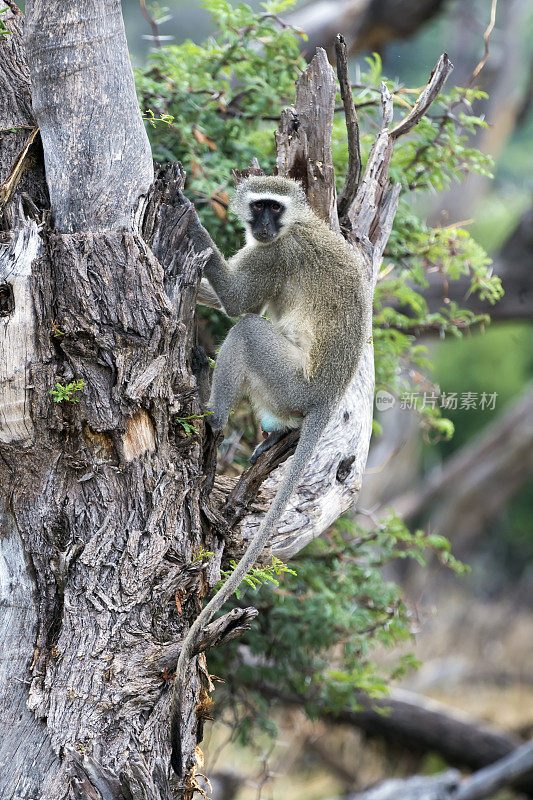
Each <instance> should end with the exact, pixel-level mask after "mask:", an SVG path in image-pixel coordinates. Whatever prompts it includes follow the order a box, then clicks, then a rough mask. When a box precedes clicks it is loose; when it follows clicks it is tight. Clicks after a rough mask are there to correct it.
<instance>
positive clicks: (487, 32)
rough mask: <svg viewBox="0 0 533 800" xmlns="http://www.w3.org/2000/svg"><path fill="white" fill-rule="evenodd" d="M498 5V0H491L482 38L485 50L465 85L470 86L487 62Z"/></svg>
mask: <svg viewBox="0 0 533 800" xmlns="http://www.w3.org/2000/svg"><path fill="white" fill-rule="evenodd" d="M497 6H498V0H492V5H491V8H490V21H489V24H488V25H487V27H486V29H485V33H484V34H483V40H484V42H485V52H484V54H483V58H482V59H481V60H480V61H479V63H478V64H477V66H476V68H475V69H474V71H473V73H472V75H471V76H470V78H469V80H468V83H467V84H466V85H467V86H472V84H473V83H474V81H475V80H476V78H477V76H478V75H479V73H480V72H481V70H482V69H483V67H484V66H485V64H486V63H487V59H488V57H489V42H490V35H491V33H492V31H493V30H494V25H495V23H496V8H497Z"/></svg>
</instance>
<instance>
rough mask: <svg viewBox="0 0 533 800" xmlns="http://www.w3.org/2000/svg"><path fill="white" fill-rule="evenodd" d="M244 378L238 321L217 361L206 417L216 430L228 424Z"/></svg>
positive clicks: (241, 340) (224, 343)
mask: <svg viewBox="0 0 533 800" xmlns="http://www.w3.org/2000/svg"><path fill="white" fill-rule="evenodd" d="M244 379H245V352H244V341H243V338H242V336H241V335H240V332H239V323H237V324H236V325H234V326H233V328H232V329H231V330H230V332H229V333H228V335H227V336H226V338H225V340H224V342H223V344H222V347H221V348H220V350H219V351H218V355H217V359H216V363H215V371H214V373H213V385H212V387H211V395H210V397H209V402H208V403H207V411H208V416H207V417H206V419H207V421H208V422H209V424H210V425H211V427H212V428H213V429H214V430H221V429H222V428H223V427H224V426H225V425H226V423H227V421H228V417H229V412H230V410H231V407H232V405H233V403H234V402H235V400H236V398H237V396H238V395H239V394H240V393H241V391H242V388H243V384H244Z"/></svg>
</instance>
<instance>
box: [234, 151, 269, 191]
mask: <svg viewBox="0 0 533 800" xmlns="http://www.w3.org/2000/svg"><path fill="white" fill-rule="evenodd" d="M231 174H232V177H233V181H234V183H235V186H238V185H239V183H242V182H243V181H244V180H246V178H249V177H250V175H264V174H265V173H264V172H263V170H262V169H261V167H260V166H259V161H258V160H257V158H256V157H255V156H254V157H253V158H252V163H251V164H250V166H249V167H248V169H243V170H240V169H232V170H231Z"/></svg>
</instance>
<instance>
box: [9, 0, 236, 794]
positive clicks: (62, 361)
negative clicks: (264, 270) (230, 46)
mask: <svg viewBox="0 0 533 800" xmlns="http://www.w3.org/2000/svg"><path fill="white" fill-rule="evenodd" d="M28 13H29V17H30V26H29V30H28V31H27V37H26V45H27V51H28V53H29V55H30V61H31V64H32V81H33V87H32V88H33V95H34V97H35V98H37V100H36V109H37V114H38V115H39V122H40V123H41V129H42V133H43V140H44V142H45V148H44V155H45V159H46V166H47V176H48V180H49V181H50V186H51V189H52V191H51V201H52V209H53V212H54V220H55V222H56V226H55V227H50V226H49V225H48V224H46V217H45V225H44V226H43V227H42V228H41V230H40V231H39V233H38V232H37V225H36V223H35V221H34V220H33V219H29V218H27V217H25V216H24V215H23V214H22V212H21V206H20V203H19V200H20V199H24V195H23V192H22V190H23V185H22V183H21V182H19V183H18V184H17V185H16V186H14V187H13V192H11V193H10V194H9V196H7V195H4V197H5V199H6V203H7V204H6V209H5V215H4V221H5V225H6V224H7V225H10V226H11V230H9V232H8V233H6V235H5V237H4V242H3V244H2V245H0V287H2V291H1V294H0V307H1V309H2V311H1V313H2V317H0V351H1V357H0V364H1V368H0V421H1V437H0V487H1V492H2V539H1V542H0V544H1V552H2V560H1V561H0V564H1V569H0V579H1V587H2V617H1V623H0V625H1V630H2V634H3V639H2V644H3V647H9V650H8V651H6V650H5V649H4V651H3V652H4V653H6V652H8V653H9V662H8V661H7V659H6V658H5V657H4V659H2V668H1V670H0V682H1V685H2V705H1V714H2V716H1V718H0V724H1V726H2V734H3V735H2V741H1V744H0V762H1V764H2V769H0V794H1V796H2V798H5V799H6V800H11V799H12V798H14V797H17V798H36V797H39V798H40V800H47V799H48V798H49V799H50V800H52V798H53V800H61V799H62V798H66V797H69V798H101V797H105V798H126V797H127V798H129V799H130V798H132V797H133V798H145V797H150V798H156V799H157V798H170V797H171V796H180V795H182V794H183V792H182V791H180V790H177V793H176V792H174V793H173V792H172V790H171V787H170V784H169V771H168V755H169V752H168V741H167V740H168V696H169V679H168V670H171V669H172V660H173V659H172V655H171V654H168V653H167V651H166V647H167V646H168V645H169V644H170V645H171V646H172V645H175V643H176V642H177V641H179V638H180V635H179V634H180V630H181V629H182V628H183V627H184V625H185V623H186V621H187V620H188V621H190V619H192V618H194V616H195V615H196V614H197V612H198V607H199V598H200V596H201V595H202V593H204V592H205V591H206V589H207V587H208V586H210V585H212V584H213V583H214V582H215V581H216V580H217V578H218V564H219V555H220V549H221V548H220V545H219V544H218V541H217V540H216V537H215V539H213V536H212V535H211V536H209V537H207V536H205V535H204V533H205V531H206V530H207V527H208V526H207V519H205V518H204V521H202V507H203V506H204V505H205V508H206V514H207V515H210V512H209V509H208V504H207V502H206V501H205V494H206V493H207V491H208V489H209V486H208V485H207V484H206V482H205V477H204V476H205V475H206V474H208V473H209V469H207V468H206V469H204V457H205V459H206V460H207V462H209V463H211V462H212V461H213V459H212V453H213V446H211V445H210V442H209V440H208V441H207V445H206V449H205V451H204V450H203V449H202V446H201V440H200V438H199V437H187V436H186V435H185V433H184V431H183V428H182V427H181V426H180V424H179V421H178V417H179V414H180V413H184V414H186V415H187V414H190V413H194V412H198V411H199V410H200V409H199V405H198V400H197V395H196V381H195V379H194V377H193V375H192V372H191V361H192V351H193V345H194V335H193V315H194V304H195V289H196V284H197V282H198V281H199V278H200V274H201V270H202V265H203V262H204V256H202V254H199V255H197V254H194V253H192V252H191V251H190V250H189V249H188V246H187V241H186V237H185V235H184V234H185V230H186V226H187V214H188V213H189V211H190V205H187V204H186V203H184V201H183V197H182V196H181V194H180V192H179V188H180V186H181V181H182V176H180V175H179V174H178V173H175V174H172V175H166V181H162V182H161V181H160V182H159V183H156V186H155V187H154V189H153V191H152V193H151V195H150V197H149V198H145V197H144V198H143V195H145V193H146V191H147V189H148V186H149V184H150V182H151V176H152V163H151V159H150V160H148V158H147V155H149V150H147V140H146V134H145V132H144V128H143V123H142V121H141V119H140V113H139V110H138V107H137V105H136V100H135V93H134V86H133V80H132V75H131V67H130V65H129V59H128V55H127V50H126V47H125V40H124V37H123V34H122V29H121V22H120V4H119V3H118V2H106V3H101V4H100V5H99V6H98V5H97V4H94V3H74V2H72V3H67V4H65V3H63V4H61V6H60V5H59V4H55V3H53V4H47V6H46V14H44V9H43V7H42V4H39V3H35V4H31V5H30V4H28ZM58 15H59V16H58ZM6 16H7V15H4V18H5V17H6ZM108 23H109V28H107V27H106V26H107V24H108ZM8 24H9V25H12V26H13V35H12V37H3V39H2V42H1V43H0V44H1V47H0V54H1V57H2V59H6V60H7V61H9V58H10V57H11V58H12V59H13V60H12V63H11V72H9V73H8V82H9V80H10V78H9V75H14V76H15V77H16V78H17V79H20V82H21V87H19V88H18V89H17V91H16V92H13V101H14V106H13V109H12V111H11V112H10V113H11V117H9V113H7V110H6V114H5V117H6V118H7V119H8V124H10V125H16V124H20V123H21V122H23V123H24V124H26V123H28V124H29V125H30V126H31V128H32V129H33V128H34V127H35V121H34V119H33V117H31V112H30V109H29V106H28V103H27V99H28V97H29V88H30V87H29V83H28V77H27V75H28V73H27V70H26V68H25V66H24V61H23V54H22V50H21V48H20V36H19V28H18V25H17V24H16V22H15V23H14V22H13V20H11V19H9V20H8ZM106 31H108V33H110V34H111V38H110V36H109V35H106ZM63 37H64V38H63ZM4 39H6V40H7V41H8V42H9V49H8V50H6V49H4ZM65 41H67V42H68V47H67V48H64V47H63V44H64V42H65ZM73 41H75V42H76V45H77V46H76V47H72V42H73ZM60 53H61V57H60V55H59V54H60ZM65 59H66V62H65ZM113 59H114V60H113ZM89 61H91V63H90V64H89ZM112 63H113V64H114V65H115V68H116V69H115V71H113V69H111V66H112ZM84 72H87V73H88V74H90V75H91V77H92V78H93V79H94V84H93V90H92V91H93V95H92V97H91V98H90V97H89V96H88V91H87V86H90V83H88V84H87V83H85V81H84V79H83V78H84ZM13 80H15V78H13ZM113 82H115V84H114V86H113ZM60 86H67V88H68V98H67V96H66V93H65V94H63V93H62V92H60V90H59V87H60ZM95 87H97V88H98V92H94V88H95ZM114 92H118V94H117V98H115V99H116V102H112V101H113V100H114V94H113V93H114ZM21 98H25V99H26V103H25V104H22V105H21V103H20V99H21ZM46 98H47V102H43V100H44V99H46ZM9 100H10V96H7V102H9ZM63 102H64V103H65V104H66V105H67V106H68V109H67V111H66V112H65V111H64V108H63V110H62V103H63ZM89 102H91V103H92V107H91V112H90V113H88V109H87V106H88V104H89ZM74 108H77V109H84V112H83V115H82V116H83V121H81V122H79V121H78V122H76V119H75V118H74V117H72V112H73V109H74ZM117 115H118V116H117ZM91 118H92V127H91V126H87V125H86V123H85V120H86V119H87V120H88V119H91ZM25 130H26V129H25ZM24 135H25V136H27V132H26V134H24ZM96 140H97V141H96ZM17 146H18V145H17ZM0 147H1V155H2V159H1V163H2V165H4V164H5V163H6V160H5V159H4V153H7V154H8V156H9V160H11V156H12V155H13V153H15V152H16V151H17V148H16V147H13V144H12V140H11V139H9V138H8V137H7V136H6V137H4V138H3V139H2V141H1V142H0ZM132 148H134V149H132ZM28 167H29V169H28V176H29V179H28V182H27V186H26V188H27V189H28V192H29V193H31V194H32V196H31V197H30V198H28V199H27V201H25V203H24V208H25V209H26V212H29V211H30V210H31V212H32V214H34V215H35V214H37V218H38V221H39V222H42V218H41V215H40V214H38V213H37V212H38V207H37V205H38V204H37V203H35V202H34V201H35V199H39V197H41V198H42V197H43V196H44V197H45V195H43V194H41V195H36V194H35V193H34V192H33V191H32V189H35V187H36V186H37V185H38V177H39V174H42V165H40V166H39V168H38V169H36V170H35V169H34V170H33V171H32V165H28ZM11 174H12V169H11V166H10V169H9V171H8V174H7V177H8V178H9V176H10V175H11ZM36 176H37V177H36ZM30 178H31V180H30ZM163 184H164V185H163ZM140 198H142V202H141V204H140V206H139V199H140ZM45 199H46V198H45ZM136 206H137V212H136V214H135V216H134V213H133V212H134V211H135V208H136ZM184 216H185V219H184ZM161 228H164V229H165V230H164V231H163V232H162V230H161ZM65 231H68V232H65ZM71 231H76V232H75V233H72V232H71ZM141 233H143V234H144V237H145V239H146V240H149V241H150V242H151V244H152V246H153V251H152V250H150V249H149V247H148V245H147V244H146V241H145V239H143V238H142V236H141ZM173 236H174V239H173ZM176 237H177V238H178V239H179V242H178V244H179V246H175V247H174V248H173V249H172V250H171V249H170V246H171V245H172V244H174V245H176V241H175V238H176ZM154 253H156V254H157V256H158V258H160V259H161V261H159V260H158V258H156V256H155V255H154ZM74 378H75V379H77V380H83V382H84V387H83V390H82V391H81V392H80V393H79V396H78V397H75V398H74V399H76V400H79V402H70V403H69V402H68V401H65V402H63V403H61V404H55V403H54V402H53V399H52V397H51V396H50V394H49V390H50V388H51V387H53V385H54V383H55V382H56V381H61V382H62V383H63V384H66V383H67V382H68V381H70V380H71V379H74ZM199 425H200V427H202V423H201V422H200V423H199ZM211 467H212V463H211ZM211 516H212V515H211ZM212 522H213V523H214V524H213V525H211V526H209V530H210V531H211V534H214V533H216V531H217V527H216V517H213V519H212ZM201 547H206V548H208V549H210V550H212V551H214V552H215V554H216V555H215V556H214V557H213V558H212V559H210V561H209V565H208V568H207V569H206V570H204V569H203V565H202V563H201V562H197V563H194V562H192V560H191V555H192V554H193V553H194V552H195V551H197V550H199V549H200V548H201ZM179 608H181V609H182V614H181V615H180V613H179ZM248 617H249V614H248ZM226 623H227V624H226V626H225V627H224V625H223V622H219V623H218V625H219V627H218V628H217V629H216V630H214V629H213V630H208V631H206V641H205V645H206V646H208V645H210V644H211V643H214V642H217V641H221V640H225V639H227V638H229V637H230V636H231V635H232V633H234V632H235V631H236V630H238V629H239V627H241V628H242V627H243V626H245V625H246V618H245V617H243V615H242V614H241V615H239V617H238V618H236V619H231V620H226ZM165 655H169V660H168V661H165ZM203 663H205V662H204V661H203V656H201V657H200V670H199V672H198V673H197V672H196V671H194V673H193V674H192V675H191V680H190V687H189V688H190V703H191V709H192V708H193V707H196V706H197V704H198V698H199V696H200V695H201V692H202V691H203V690H204V689H205V687H206V686H207V685H208V683H209V679H208V676H207V673H206V671H205V667H204V668H203V671H202V664H203ZM201 724H202V719H201V718H200V717H198V716H197V715H196V714H194V713H193V714H191V715H190V719H189V726H188V731H187V735H188V736H187V742H188V751H189V753H190V758H191V760H193V759H194V750H195V746H196V744H197V741H198V738H199V736H200V729H201Z"/></svg>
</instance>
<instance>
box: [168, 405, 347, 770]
mask: <svg viewBox="0 0 533 800" xmlns="http://www.w3.org/2000/svg"><path fill="white" fill-rule="evenodd" d="M331 413H332V408H324V407H321V408H317V409H314V410H313V411H310V412H309V414H307V416H306V417H305V419H304V421H303V424H302V429H301V433H300V438H299V440H298V445H297V447H296V450H295V453H294V457H293V459H292V461H291V463H290V464H289V467H288V469H287V471H286V473H285V475H284V477H283V480H282V481H281V485H280V487H279V489H278V491H277V493H276V496H275V497H274V499H273V501H272V503H271V505H270V508H269V509H268V511H267V513H266V515H265V517H264V519H263V521H262V522H261V524H260V526H259V528H258V530H257V532H256V534H255V536H254V538H253V539H252V541H251V542H250V544H249V545H248V549H247V550H246V552H245V553H244V555H243V557H242V558H241V560H240V561H239V563H238V564H237V566H236V568H235V569H234V570H233V572H232V573H231V575H230V577H229V578H228V580H227V581H226V583H224V585H223V586H221V587H220V589H219V590H218V592H217V593H216V595H215V596H214V597H213V598H212V599H211V600H210V601H209V603H208V604H207V605H206V606H205V608H204V609H203V610H202V611H201V612H200V614H199V615H198V616H197V618H196V619H195V621H194V622H193V624H192V625H191V628H190V630H189V632H188V634H187V636H186V637H185V641H184V642H183V645H182V647H181V652H180V655H179V659H178V666H177V669H176V677H175V678H174V692H173V695H172V705H171V711H170V726H171V727H170V738H171V745H172V756H171V759H170V763H171V764H172V768H173V770H174V772H175V773H176V774H177V775H179V776H181V775H182V773H183V763H182V762H183V758H182V749H181V736H180V729H181V722H182V720H181V708H182V692H183V689H184V687H185V676H186V672H187V667H188V665H189V661H190V659H191V657H192V652H193V650H194V646H195V643H196V640H197V638H198V635H199V634H200V633H201V631H202V630H203V628H204V627H205V626H206V625H207V624H208V623H209V622H210V620H211V619H212V617H213V615H214V614H215V613H216V612H217V611H218V610H219V608H221V606H222V605H223V604H224V603H225V602H226V600H227V599H228V598H229V597H231V595H232V594H233V592H234V591H235V590H236V589H237V587H238V586H239V584H240V583H241V581H242V579H243V578H244V576H245V575H246V573H247V572H248V571H249V570H250V568H251V567H252V566H253V565H254V564H255V562H256V561H257V559H258V558H259V556H260V554H261V552H262V551H263V549H264V547H265V544H266V542H267V540H268V538H269V536H270V534H271V533H272V531H273V529H274V528H275V526H276V524H277V523H278V521H279V518H280V517H281V515H282V514H283V512H284V510H285V507H286V506H287V503H288V502H289V499H290V497H291V495H292V493H293V491H294V490H295V489H296V488H297V486H298V483H299V482H300V479H301V477H302V474H303V472H304V470H305V468H306V466H307V464H308V463H309V461H310V459H311V456H312V455H313V451H314V449H315V447H316V445H317V444H318V441H319V439H320V436H321V435H322V432H323V430H324V428H325V427H326V425H327V423H328V422H329V419H330V417H331Z"/></svg>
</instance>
